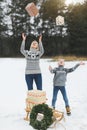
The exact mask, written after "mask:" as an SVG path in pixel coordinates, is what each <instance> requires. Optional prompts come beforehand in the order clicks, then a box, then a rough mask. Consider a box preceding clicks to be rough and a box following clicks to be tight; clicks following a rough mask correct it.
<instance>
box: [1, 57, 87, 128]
mask: <svg viewBox="0 0 87 130" xmlns="http://www.w3.org/2000/svg"><path fill="white" fill-rule="evenodd" d="M78 62H79V61H75V62H66V64H65V66H66V67H68V68H69V67H73V66H74V65H75V64H76V63H78ZM85 63H87V61H85ZM25 65H26V61H25V59H24V58H17V59H16V58H13V59H11V58H1V59H0V130H34V129H33V128H32V127H31V126H30V125H29V122H27V121H25V120H23V118H24V117H25V115H26V113H25V110H24V109H25V98H26V93H27V86H26V83H25V79H24V78H25V77H24V73H25ZM49 65H51V66H52V67H55V66H56V65H57V62H50V60H49V59H41V60H40V66H41V71H42V76H43V90H45V91H46V94H47V98H48V100H47V104H48V105H49V106H50V105H51V99H52V88H53V86H52V80H53V75H52V74H50V72H49V70H48V66H49ZM34 88H36V86H35V84H34ZM66 89H67V94H68V97H69V102H70V106H71V112H72V115H71V116H67V115H66V111H65V107H64V102H63V99H62V96H61V94H60V93H59V95H58V100H57V102H56V109H58V110H60V111H63V112H64V115H65V121H64V120H62V121H61V123H62V124H63V126H64V127H65V128H66V130H87V64H86V65H84V66H80V67H78V68H77V69H76V70H75V71H74V72H72V73H70V74H68V76H67V84H66ZM63 126H62V125H61V124H57V125H56V127H55V128H49V129H48V130H64V127H63Z"/></svg>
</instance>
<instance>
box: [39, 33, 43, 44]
mask: <svg viewBox="0 0 87 130" xmlns="http://www.w3.org/2000/svg"><path fill="white" fill-rule="evenodd" d="M41 41H42V34H41V35H40V36H39V42H41Z"/></svg>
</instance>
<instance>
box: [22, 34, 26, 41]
mask: <svg viewBox="0 0 87 130" xmlns="http://www.w3.org/2000/svg"><path fill="white" fill-rule="evenodd" d="M22 39H23V40H24V41H25V40H26V35H25V34H24V33H22Z"/></svg>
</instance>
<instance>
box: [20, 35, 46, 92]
mask: <svg viewBox="0 0 87 130" xmlns="http://www.w3.org/2000/svg"><path fill="white" fill-rule="evenodd" d="M22 39H23V41H22V44H21V48H20V51H21V53H22V54H23V55H24V56H25V58H26V69H25V80H26V83H27V87H28V90H32V89H33V80H34V81H35V83H36V87H37V89H38V90H42V74H41V70H40V66H39V60H40V57H41V56H42V55H43V53H44V48H43V45H42V35H41V36H40V37H39V43H38V42H37V41H35V40H34V41H33V42H32V43H31V46H30V49H29V50H25V41H26V35H24V33H22Z"/></svg>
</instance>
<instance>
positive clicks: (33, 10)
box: [25, 2, 39, 16]
mask: <svg viewBox="0 0 87 130" xmlns="http://www.w3.org/2000/svg"><path fill="white" fill-rule="evenodd" d="M25 10H26V11H27V12H28V14H29V15H30V16H36V15H37V14H38V13H39V10H38V8H37V7H36V6H35V4H34V3H33V2H31V3H29V4H28V5H27V6H26V7H25Z"/></svg>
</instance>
